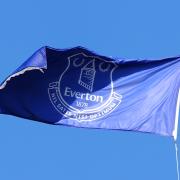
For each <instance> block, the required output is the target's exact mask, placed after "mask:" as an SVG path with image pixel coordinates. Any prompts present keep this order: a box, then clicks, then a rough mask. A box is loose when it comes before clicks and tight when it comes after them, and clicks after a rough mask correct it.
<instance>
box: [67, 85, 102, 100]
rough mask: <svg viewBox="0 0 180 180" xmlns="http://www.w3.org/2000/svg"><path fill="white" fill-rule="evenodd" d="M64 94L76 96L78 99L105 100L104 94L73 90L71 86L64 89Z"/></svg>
mask: <svg viewBox="0 0 180 180" xmlns="http://www.w3.org/2000/svg"><path fill="white" fill-rule="evenodd" d="M64 96H69V97H72V98H73V97H75V98H76V99H84V100H86V101H95V102H100V103H102V102H103V96H96V95H91V94H89V93H81V92H77V91H73V90H72V89H71V88H70V87H66V88H65V91H64Z"/></svg>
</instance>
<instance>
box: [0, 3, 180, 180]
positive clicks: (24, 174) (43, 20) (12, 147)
mask: <svg viewBox="0 0 180 180" xmlns="http://www.w3.org/2000/svg"><path fill="white" fill-rule="evenodd" d="M179 7H180V1H178V0H174V1H164V0H158V1H157V0H151V1H144V0H136V1H130V0H111V1H105V0H104V1H102V0H99V1H97V0H88V1H87V0H82V1H80V0H76V1H72V0H71V1H70V0H59V1H58V0H52V1H47V2H45V1H42V0H37V1H35V0H31V1H20V0H16V1H9V0H6V1H5V0H4V1H3V0H2V1H0V40H1V43H0V49H1V50H0V52H1V57H0V80H1V81H2V80H4V78H5V77H6V76H7V75H9V74H10V73H11V72H12V71H14V69H15V68H16V67H17V66H19V65H20V64H22V62H23V61H24V60H26V59H27V58H28V57H29V56H30V55H31V54H32V53H33V52H34V51H35V50H37V49H38V48H40V47H41V46H44V45H49V46H52V47H56V48H68V47H73V46H77V45H81V46H84V47H86V48H88V49H91V50H94V51H96V52H98V53H99V54H102V55H107V56H113V57H123V58H154V59H155V58H163V57H168V56H176V55H179V54H180V46H179V42H180V33H179V32H180V23H179V19H180V11H179ZM9 103H11V102H9ZM179 145H180V143H179V139H178V146H179ZM176 176H177V175H176V161H175V149H174V143H173V140H172V138H167V137H162V136H158V135H152V134H143V133H135V132H124V131H111V130H109V131H108V130H92V129H78V128H69V127H62V126H51V125H46V124H42V123H38V122H33V121H29V120H25V119H22V118H16V117H12V116H7V115H0V179H2V180H11V179H13V180H24V179H26V180H32V179H33V180H39V179H43V180H49V179H53V180H60V179H63V180H71V179H73V180H84V179H86V180H92V179H94V180H96V179H98V180H99V179H103V180H116V179H118V180H131V179H133V180H134V179H137V180H152V179H153V180H159V179H163V180H175V179H177V177H176Z"/></svg>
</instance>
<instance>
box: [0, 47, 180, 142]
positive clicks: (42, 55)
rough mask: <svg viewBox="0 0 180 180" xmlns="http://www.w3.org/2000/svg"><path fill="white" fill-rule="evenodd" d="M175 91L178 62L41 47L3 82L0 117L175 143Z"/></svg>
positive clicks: (179, 73) (179, 59) (178, 78)
mask: <svg viewBox="0 0 180 180" xmlns="http://www.w3.org/2000/svg"><path fill="white" fill-rule="evenodd" d="M179 88H180V57H172V58H166V59H158V60H128V59H113V58H109V57H105V56H101V55H97V54H96V53H94V52H91V51H89V50H87V49H85V48H82V47H75V48H71V49H64V50H60V49H53V48H50V47H42V48H41V49H39V50H38V51H37V52H35V53H34V54H33V55H32V56H31V57H30V58H29V59H28V60H27V61H25V62H24V63H23V64H22V65H21V66H20V67H19V68H18V69H16V71H15V72H13V73H12V74H11V75H10V76H9V77H7V79H6V80H4V82H2V84H1V86H0V113H2V114H10V115H15V116H18V117H23V118H27V119H31V120H35V121H40V122H44V123H49V124H58V125H68V126H75V127H86V128H104V129H119V130H131V131H141V132H149V133H156V134H160V135H165V136H174V137H175V138H176V135H177V121H178V111H179V107H178V104H179V103H178V93H179ZM179 99H180V98H179Z"/></svg>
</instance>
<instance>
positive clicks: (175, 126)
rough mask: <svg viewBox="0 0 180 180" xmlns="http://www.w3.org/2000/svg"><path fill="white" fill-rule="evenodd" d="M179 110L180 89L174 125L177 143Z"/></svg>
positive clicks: (174, 135)
mask: <svg viewBox="0 0 180 180" xmlns="http://www.w3.org/2000/svg"><path fill="white" fill-rule="evenodd" d="M179 108H180V88H179V92H178V97H177V104H176V114H175V123H174V130H173V137H174V140H175V141H176V140H177V133H178V121H179Z"/></svg>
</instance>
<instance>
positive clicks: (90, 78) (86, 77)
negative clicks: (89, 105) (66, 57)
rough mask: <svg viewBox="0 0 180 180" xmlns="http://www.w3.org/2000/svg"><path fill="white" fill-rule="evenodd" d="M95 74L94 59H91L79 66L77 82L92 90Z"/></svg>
mask: <svg viewBox="0 0 180 180" xmlns="http://www.w3.org/2000/svg"><path fill="white" fill-rule="evenodd" d="M95 74H96V70H95V59H93V60H91V61H90V62H88V63H87V64H86V65H84V66H83V67H82V68H81V73H80V76H79V80H78V84H79V85H81V86H82V87H84V88H86V89H88V90H89V91H90V92H92V91H93V85H94V79H95Z"/></svg>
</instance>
